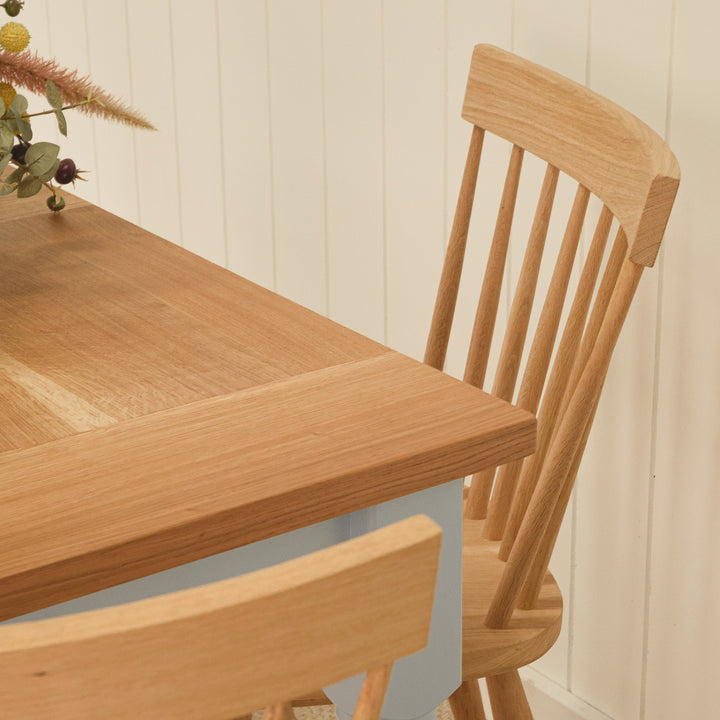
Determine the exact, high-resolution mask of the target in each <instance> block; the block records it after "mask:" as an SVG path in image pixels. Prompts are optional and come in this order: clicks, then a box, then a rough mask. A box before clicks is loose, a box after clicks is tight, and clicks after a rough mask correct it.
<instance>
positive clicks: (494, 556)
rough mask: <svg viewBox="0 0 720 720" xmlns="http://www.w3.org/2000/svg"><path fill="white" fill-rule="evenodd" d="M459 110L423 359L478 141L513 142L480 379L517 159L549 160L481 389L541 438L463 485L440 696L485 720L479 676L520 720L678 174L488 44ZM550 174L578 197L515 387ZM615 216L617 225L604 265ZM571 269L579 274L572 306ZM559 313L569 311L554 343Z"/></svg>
mask: <svg viewBox="0 0 720 720" xmlns="http://www.w3.org/2000/svg"><path fill="white" fill-rule="evenodd" d="M462 115H463V118H465V119H466V120H468V121H469V122H470V123H472V125H473V130H472V137H471V141H470V148H469V152H468V156H467V162H466V166H465V172H464V176H463V181H462V186H461V190H460V197H459V200H458V204H457V211H456V215H455V221H454V225H453V228H452V232H451V237H450V241H449V244H448V249H447V255H446V259H445V265H444V268H443V273H442V278H441V283H440V289H439V292H438V296H437V300H436V305H435V311H434V316H433V320H432V327H431V331H430V335H429V340H428V344H427V349H426V355H425V362H426V363H428V364H429V365H432V366H434V367H436V368H442V367H443V366H444V362H445V355H446V352H447V347H448V339H449V336H450V329H451V326H452V321H453V315H454V309H455V305H456V300H457V296H458V287H459V282H460V275H461V270H462V265H463V258H464V254H465V245H466V239H467V235H468V227H469V222H470V215H471V210H472V205H473V200H474V197H475V190H476V187H475V186H476V178H477V175H478V167H479V162H480V155H481V149H482V145H483V139H484V136H485V134H486V133H492V134H494V135H497V136H499V137H501V138H503V139H504V140H506V141H509V143H511V144H512V150H511V153H510V160H509V167H508V170H507V175H506V177H505V181H504V186H503V192H502V200H501V204H500V208H499V211H498V215H497V223H496V226H495V232H494V236H493V239H492V244H491V248H490V251H489V259H488V263H487V267H486V271H485V276H484V279H483V283H482V288H481V290H480V297H479V303H478V306H477V314H476V318H475V326H474V329H473V332H472V337H471V341H470V348H469V352H468V356H467V363H466V367H465V373H464V379H465V381H467V382H469V383H472V384H473V385H476V386H479V387H482V386H483V384H484V382H485V375H486V370H487V367H488V358H489V356H490V345H491V340H492V338H493V333H494V329H495V318H496V315H497V310H498V304H499V302H500V290H501V285H502V280H503V274H504V269H505V261H506V255H507V251H508V243H509V239H510V233H511V226H512V220H513V213H514V206H515V201H516V196H517V190H518V182H519V179H520V174H521V167H522V163H523V156H524V153H525V152H528V153H532V154H533V155H536V156H538V157H539V158H540V159H541V160H543V161H545V163H547V165H546V170H545V176H544V180H543V183H542V187H541V189H540V192H539V200H538V203H537V210H536V213H535V217H534V222H533V225H532V229H531V231H530V235H529V239H528V241H527V246H526V250H525V255H524V260H523V264H522V268H521V270H520V274H519V279H518V282H517V285H516V287H515V289H514V297H513V301H512V304H511V309H510V312H509V317H508V322H507V327H506V329H505V332H504V337H503V340H502V346H501V348H500V353H499V361H498V364H497V368H496V370H495V376H494V381H493V384H492V387H491V388H488V390H491V392H492V393H493V394H494V395H497V396H499V397H501V398H503V399H506V400H510V401H513V402H515V403H516V404H517V405H519V406H520V407H523V408H525V409H527V410H529V411H531V412H533V413H536V414H537V415H538V446H537V450H536V452H535V454H534V455H532V456H531V457H529V458H526V459H525V460H524V461H518V462H515V463H511V464H509V465H506V466H503V467H501V468H500V469H499V470H498V471H497V472H496V471H495V470H490V471H486V472H483V473H480V474H478V475H476V476H474V477H473V478H472V484H471V486H470V489H469V493H468V495H467V500H466V505H465V512H464V553H463V563H464V571H463V577H464V589H463V683H462V685H461V686H460V688H459V689H458V690H457V691H456V692H455V693H454V694H453V696H452V697H451V698H450V704H451V707H452V710H453V713H454V715H455V717H456V720H471V718H472V720H481V719H482V718H484V717H485V715H484V711H483V707H482V701H481V697H480V692H479V689H478V683H477V680H478V678H487V685H488V691H489V695H490V701H491V705H492V710H493V716H494V718H495V720H510V719H512V720H530V719H531V718H532V713H531V711H530V708H529V706H528V703H527V699H526V697H525V694H524V691H523V688H522V685H521V683H520V678H519V675H518V673H517V669H518V668H519V667H522V666H524V665H526V664H528V663H530V662H532V661H534V660H536V659H537V658H539V657H540V656H541V655H543V654H544V653H545V652H546V651H547V650H548V649H549V648H550V647H551V646H552V644H553V643H554V641H555V639H556V638H557V636H558V634H559V632H560V624H561V615H562V599H561V596H560V592H559V589H558V587H557V585H556V583H555V581H554V579H553V578H552V576H551V574H550V573H549V572H548V563H549V560H550V555H551V553H552V551H553V547H554V544H555V540H556V538H557V535H558V531H559V529H560V524H561V521H562V518H563V515H564V512H565V508H566V506H567V503H568V500H569V497H570V493H571V490H572V487H573V483H574V480H575V476H576V474H577V472H578V466H579V464H580V460H581V457H582V454H583V451H584V448H585V445H586V443H587V439H588V433H589V432H590V427H591V425H592V421H593V417H594V415H595V411H596V409H597V406H598V401H599V398H600V392H601V389H602V386H603V382H604V379H605V375H606V372H607V369H608V364H609V362H610V357H611V354H612V352H613V349H614V347H615V343H616V341H617V338H618V335H619V333H620V329H621V327H622V325H623V321H624V319H625V316H626V314H627V312H628V309H629V307H630V303H631V301H632V299H633V295H634V293H635V290H636V288H637V285H638V282H639V280H640V276H641V274H642V271H643V269H644V268H645V267H646V266H651V265H653V263H654V261H655V258H656V256H657V253H658V249H659V247H660V241H661V239H662V236H663V233H664V231H665V226H666V224H667V221H668V217H669V215H670V210H671V208H672V205H673V202H674V199H675V194H676V192H677V188H678V184H679V179H680V170H679V166H678V163H677V161H676V159H675V157H674V155H673V154H672V153H671V152H670V150H669V149H668V147H667V145H666V144H665V142H664V141H663V140H662V139H661V138H660V137H659V136H658V135H657V134H656V133H655V132H653V131H652V130H651V129H650V128H649V127H647V126H646V125H644V124H643V123H642V122H640V121H639V120H638V119H637V118H635V117H634V116H633V115H631V114H630V113H628V112H626V111H625V110H623V109H622V108H620V107H618V106H617V105H615V104H614V103H612V102H610V101H608V100H607V99H605V98H603V97H600V96H599V95H597V94H596V93H593V92H591V91H590V90H588V89H587V88H585V87H582V86H580V85H578V84H577V83H574V82H572V81H570V80H568V79H566V78H564V77H562V76H560V75H558V74H556V73H554V72H550V71H548V70H546V69H545V68H542V67H540V66H538V65H535V64H533V63H530V62H528V61H526V60H524V59H521V58H519V57H517V56H515V55H513V54H511V53H508V52H505V51H503V50H500V49H498V48H495V47H491V46H486V45H478V46H477V47H476V48H475V51H474V54H473V58H472V63H471V67H470V75H469V79H468V84H467V90H466V95H465V102H464V106H463V113H462ZM560 173H565V174H566V175H568V176H570V177H571V178H572V179H573V180H574V181H576V182H577V191H576V194H575V198H574V203H573V205H572V210H571V212H570V216H569V220H568V222H567V226H566V229H565V233H564V236H563V241H562V245H561V247H560V250H559V254H558V257H557V260H556V261H555V267H554V271H553V274H552V278H551V279H550V282H549V285H548V289H547V293H546V295H545V298H544V300H543V301H542V305H538V308H540V307H541V308H542V309H541V310H540V313H539V320H538V323H537V328H536V331H535V336H534V338H533V341H532V344H531V345H530V349H529V353H528V354H527V360H526V363H525V365H524V370H523V373H522V378H521V380H520V383H519V388H518V389H517V390H516V385H517V380H518V377H519V375H520V369H521V358H522V357H523V350H524V347H525V340H526V335H527V332H528V326H529V320H530V315H531V309H532V306H533V303H534V301H535V295H536V286H537V282H538V274H539V267H540V260H541V258H542V254H543V246H544V244H545V239H546V234H547V230H548V222H549V218H550V213H551V210H552V206H553V199H554V195H555V189H556V186H557V182H558V177H559V175H560ZM591 194H592V195H595V196H596V197H597V198H599V200H600V201H601V202H602V203H603V206H602V211H601V213H600V216H599V219H598V221H597V224H596V226H595V227H594V230H593V233H592V241H591V242H590V244H589V249H588V251H587V255H586V258H585V260H584V262H581V261H580V259H579V258H576V255H577V249H578V244H579V240H580V237H581V232H582V228H583V224H584V219H585V214H586V209H587V207H588V202H589V200H590V196H591ZM613 218H615V219H616V220H617V221H618V226H619V230H618V232H617V235H616V237H615V240H614V243H613V244H612V248H611V250H610V251H609V253H607V254H608V255H609V256H608V257H607V259H606V260H605V263H604V269H603V270H602V273H601V266H603V256H604V255H605V254H606V253H605V248H606V244H607V240H608V236H609V234H610V229H611V223H612V221H613ZM575 262H578V264H580V265H581V268H580V274H579V281H578V285H577V289H576V291H575V293H574V297H572V300H570V298H567V297H566V296H567V295H568V287H569V284H570V276H571V272H572V269H573V264H574V263H575ZM600 276H601V279H600V281H599V286H598V288H597V291H595V286H596V284H597V281H598V278H599V277H600ZM563 308H565V312H566V313H567V319H566V320H565V323H564V327H563V330H562V333H561V335H560V339H559V342H558V343H557V344H556V339H557V336H558V331H559V328H560V324H561V316H563ZM553 353H554V356H553ZM551 358H553V360H552V364H551Z"/></svg>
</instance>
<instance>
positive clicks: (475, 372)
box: [463, 145, 524, 387]
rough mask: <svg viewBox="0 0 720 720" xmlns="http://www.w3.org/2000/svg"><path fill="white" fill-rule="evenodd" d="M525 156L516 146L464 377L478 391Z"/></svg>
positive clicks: (506, 182) (493, 322) (488, 353)
mask: <svg viewBox="0 0 720 720" xmlns="http://www.w3.org/2000/svg"><path fill="white" fill-rule="evenodd" d="M523 153H524V150H523V149H522V148H521V147H520V146H519V145H513V149H512V153H511V154H510V163H509V165H508V171H507V176H506V177H505V186H504V188H503V194H502V200H501V202H500V209H499V211H498V217H497V222H496V224H495V233H494V235H493V240H492V245H491V247H490V256H489V258H488V264H487V269H486V271H485V277H484V278H483V284H482V289H481V291H480V299H479V301H478V306H477V312H476V314H475V324H474V326H473V331H472V337H471V339H470V350H469V351H468V359H467V364H466V366H465V375H464V377H463V380H464V381H465V382H468V383H470V384H471V385H475V387H482V386H483V382H484V381H485V371H486V370H487V363H488V357H489V355H490V344H491V342H492V336H493V331H494V330H495V319H496V317H497V310H498V305H499V302H500V289H501V287H502V279H503V275H504V273H505V260H506V258H507V250H508V244H509V241H510V230H511V228H512V221H513V215H514V213H515V200H516V199H517V190H518V184H519V182H520V169H521V167H522V160H523Z"/></svg>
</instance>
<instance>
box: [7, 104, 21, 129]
mask: <svg viewBox="0 0 720 720" xmlns="http://www.w3.org/2000/svg"><path fill="white" fill-rule="evenodd" d="M21 122H22V115H20V114H19V113H18V111H17V110H15V108H14V107H12V106H11V107H9V108H8V109H7V117H6V119H5V124H6V125H7V126H8V127H9V128H10V130H12V132H14V133H19V132H20V123H21Z"/></svg>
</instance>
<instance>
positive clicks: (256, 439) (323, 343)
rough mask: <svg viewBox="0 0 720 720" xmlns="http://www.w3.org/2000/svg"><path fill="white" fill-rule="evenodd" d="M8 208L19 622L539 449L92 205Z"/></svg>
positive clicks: (494, 408)
mask: <svg viewBox="0 0 720 720" xmlns="http://www.w3.org/2000/svg"><path fill="white" fill-rule="evenodd" d="M23 202H28V204H27V205H23V207H22V208H18V205H21V204H22V203H23ZM33 208H35V209H34V211H32V209H33ZM0 217H2V219H3V220H2V223H0V393H1V395H0V398H1V401H0V619H5V618H9V617H14V616H17V615H20V614H24V613H27V612H30V611H32V610H35V609H38V608H40V607H45V606H47V605H52V604H55V603H57V602H61V601H64V600H68V599H71V598H73V597H78V596H80V595H84V594H87V593H89V592H93V591H96V590H100V589H103V588H106V587H109V586H111V585H115V584H118V583H120V582H125V581H128V580H132V579H135V578H138V577H142V576H145V575H148V574H150V573H153V572H157V571H160V570H163V569H167V568H170V567H174V566H176V565H179V564H182V563H185V562H189V561H192V560H197V559H199V558H201V557H206V556H208V555H212V554H214V553H217V552H222V551H224V550H228V549H231V548H234V547H238V546H240V545H244V544H247V543H250V542H254V541H256V540H259V539H262V538H266V537H270V536H273V535H277V534H279V533H282V532H287V531H289V530H293V529H295V528H298V527H302V526H305V525H309V524H312V523H315V522H319V521H321V520H326V519H329V518H332V517H335V516H338V515H341V514H344V513H347V512H351V511H353V510H357V509H359V508H362V507H367V506H369V505H373V504H377V503H380V502H383V501H385V500H390V499H393V498H396V497H400V496H402V495H406V494H409V493H412V492H416V491H418V490H421V489H425V488H429V487H432V486H435V485H438V484H441V483H444V482H449V481H450V480H453V479H455V478H458V477H462V476H463V475H466V474H469V473H471V472H475V471H477V470H479V469H482V468H485V467H487V466H491V465H497V464H499V463H502V462H507V461H508V460H511V459H515V458H519V457H521V456H524V455H527V454H529V453H530V452H531V451H532V449H533V447H534V442H535V420H534V417H533V416H532V415H530V414H528V413H526V412H523V411H520V410H517V409H516V408H513V407H512V406H510V405H508V404H507V403H504V402H502V401H500V400H497V399H494V398H491V397H490V396H488V395H486V394H485V393H483V392H482V391H480V390H478V389H477V388H474V387H471V386H469V385H466V384H463V383H460V382H459V381H457V380H454V379H452V378H450V377H448V376H446V375H444V374H442V373H440V372H439V371H437V370H435V369H433V368H430V367H428V366H426V365H423V364H421V363H418V362H416V361H414V360H411V359H410V358H407V357H405V356H403V355H401V354H399V353H397V352H394V351H392V350H390V349H389V348H387V347H385V346H383V345H380V344H378V343H376V342H373V341H371V340H368V339H367V338H364V337H363V336H361V335H359V334H357V333H354V332H352V331H350V330H348V329H346V328H344V327H342V326H340V325H338V324H336V323H334V322H332V321H330V320H328V319H327V318H324V317H322V316H320V315H318V314H316V313H314V312H312V311H310V310H307V309H305V308H302V307H300V306H298V305H296V304H294V303H292V302H290V301H288V300H287V299H285V298H282V297H280V296H279V295H276V294H275V293H272V292H270V291H268V290H265V289H263V288H261V287H259V286H257V285H254V284H253V283H251V282H249V281H247V280H245V279H243V278H241V277H238V276H237V275H234V274H233V273H231V272H229V271H227V270H224V269H223V268H220V267H218V266H216V265H213V264H212V263H209V262H207V261H205V260H203V259H201V258H199V257H198V256H196V255H193V254H191V253H189V252H187V251H185V250H183V249H182V248H179V247H177V246H175V245H173V244H172V243H169V242H166V241H164V240H162V239H160V238H158V237H156V236H154V235H152V234H151V233H148V232H146V231H145V230H142V229H141V228H138V227H136V226H134V225H132V224H130V223H128V222H125V221H123V220H121V219H120V218H117V217H115V216H113V215H111V214H110V213H107V212H105V211H103V210H101V209H99V208H97V207H95V206H93V205H90V204H88V203H83V202H81V201H78V202H77V203H76V204H73V205H72V206H71V207H69V208H67V209H66V210H64V211H63V212H62V213H60V214H59V215H52V214H50V213H49V212H48V211H47V210H46V209H45V208H44V205H41V204H40V203H39V202H38V201H37V199H36V198H33V199H31V200H30V201H22V200H17V199H16V198H7V197H4V198H0Z"/></svg>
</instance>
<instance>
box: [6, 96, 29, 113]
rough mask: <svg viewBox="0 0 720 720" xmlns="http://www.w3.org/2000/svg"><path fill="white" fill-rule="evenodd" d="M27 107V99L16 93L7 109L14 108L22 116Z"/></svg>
mask: <svg viewBox="0 0 720 720" xmlns="http://www.w3.org/2000/svg"><path fill="white" fill-rule="evenodd" d="M27 109H28V101H27V98H26V97H25V96H24V95H16V96H15V97H14V98H13V101H12V102H11V103H10V107H9V108H8V110H14V111H15V112H16V113H17V114H18V115H20V116H22V114H23V113H24V112H27Z"/></svg>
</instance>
